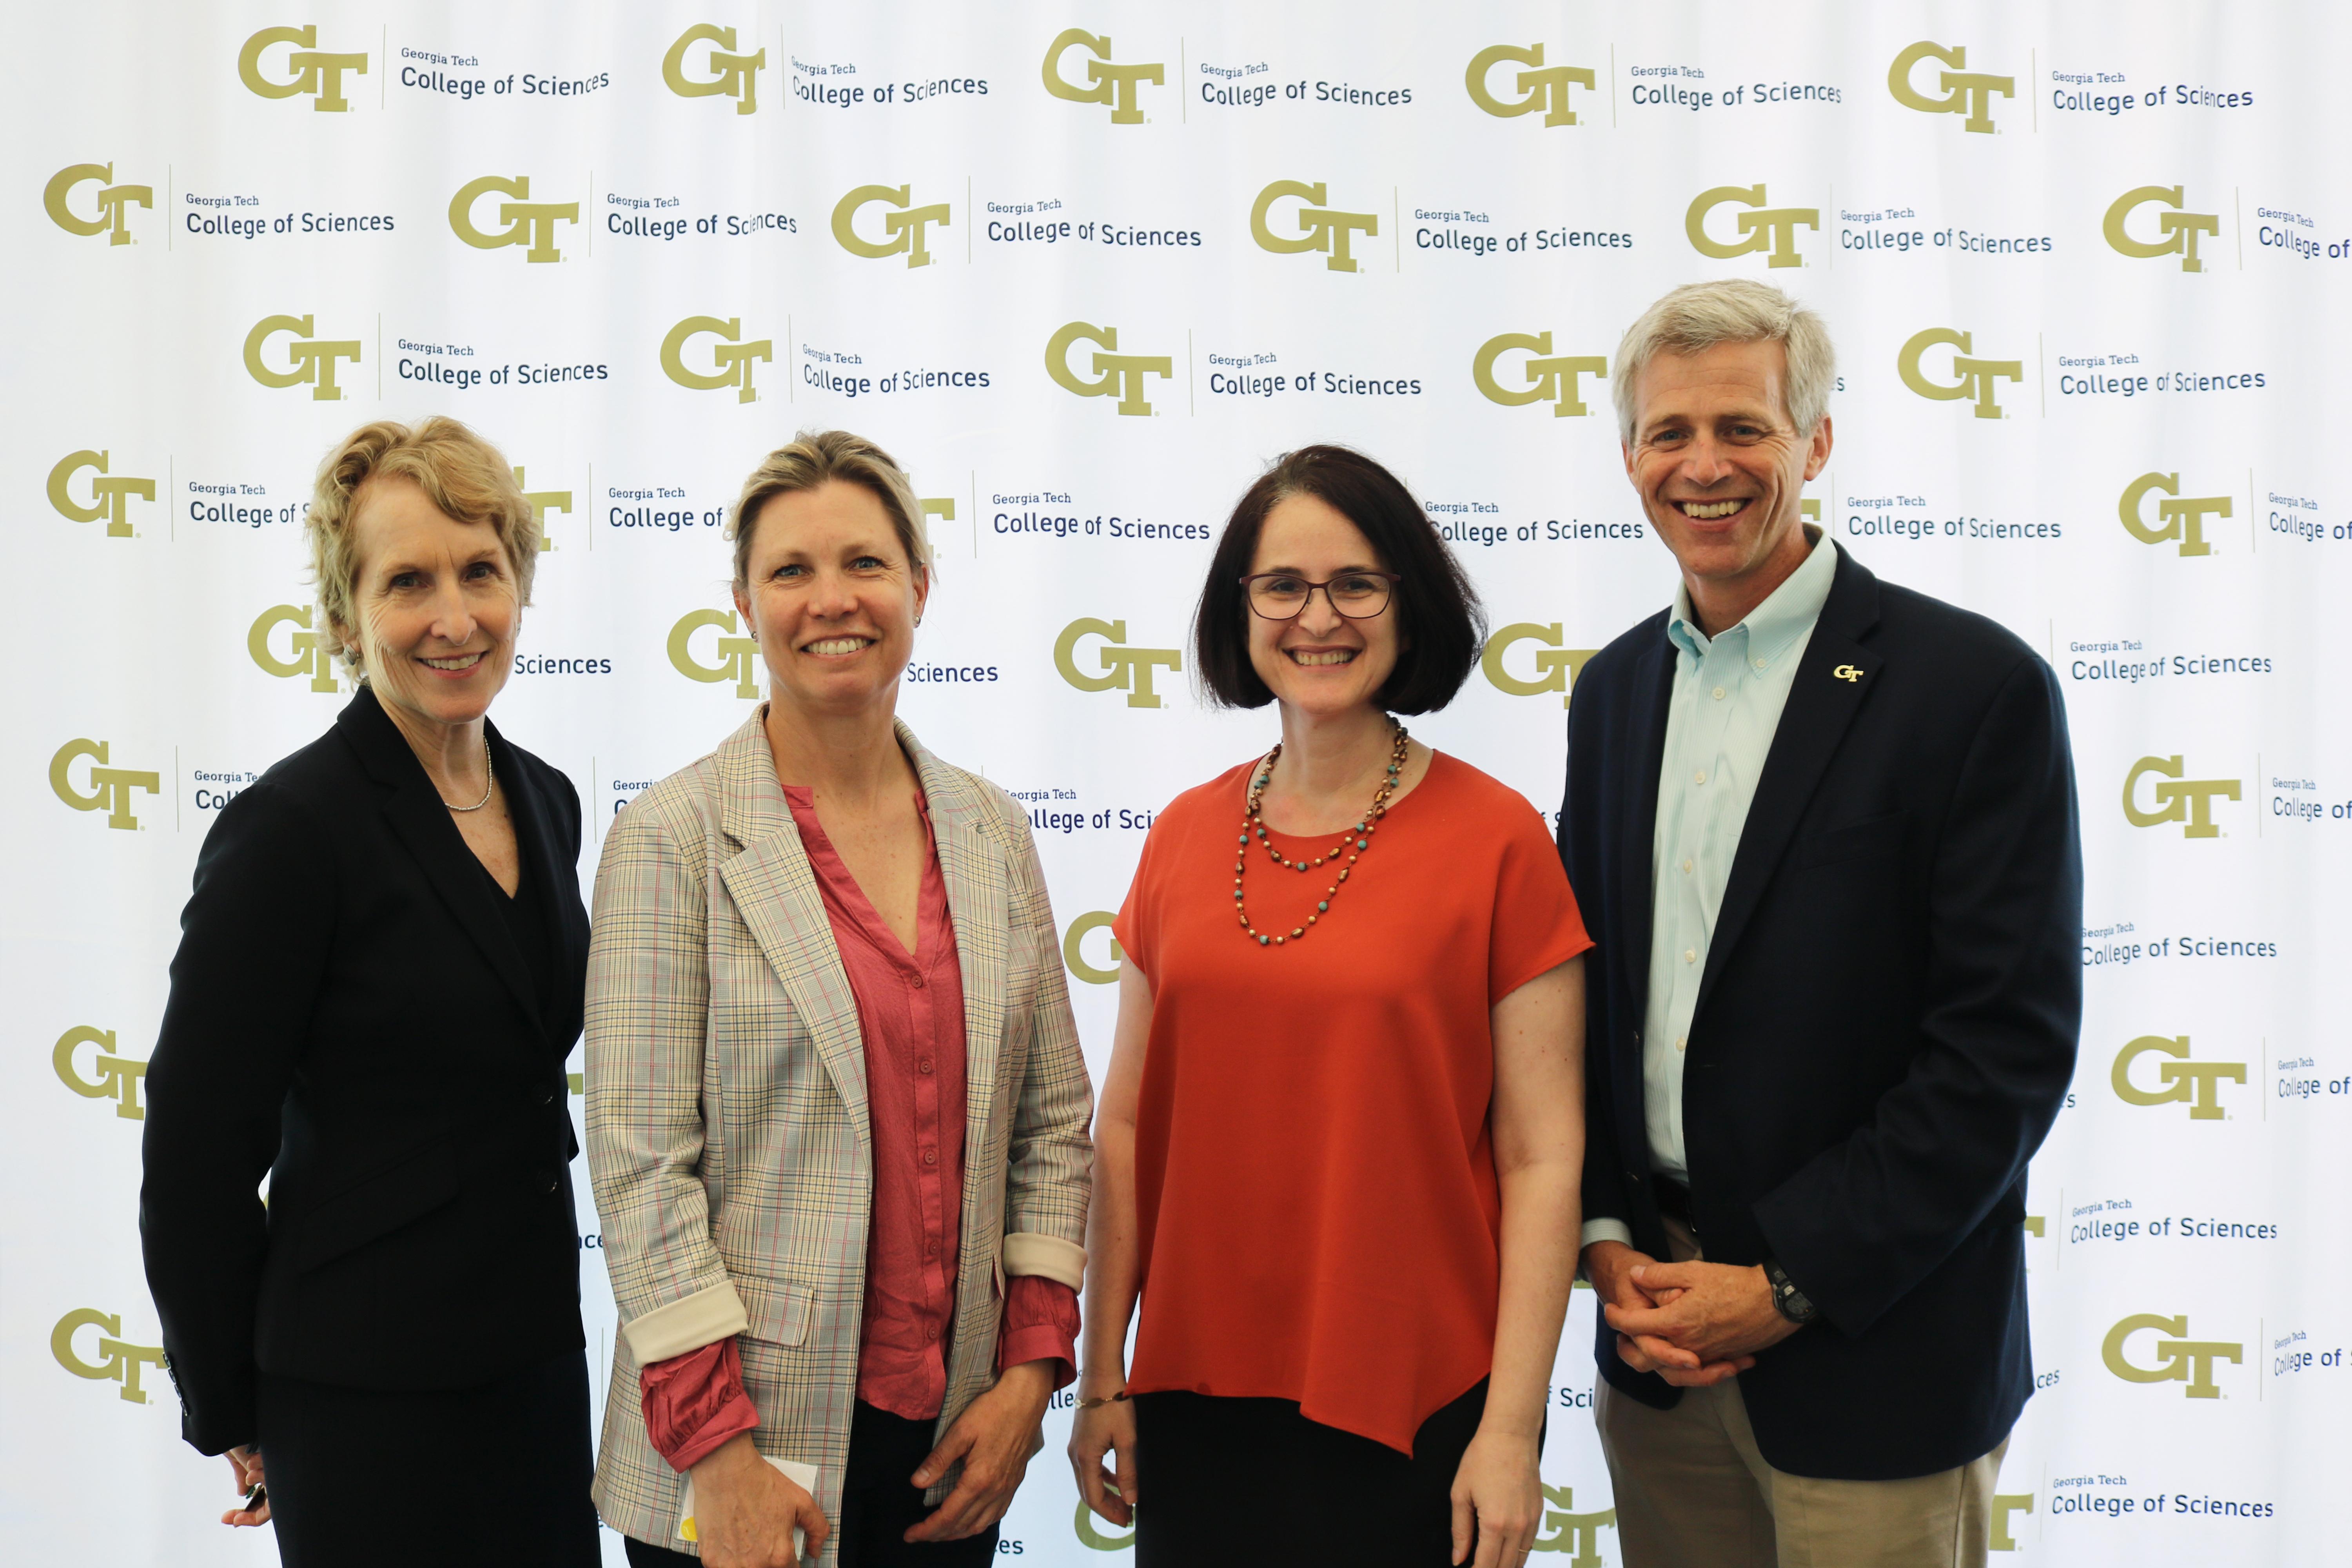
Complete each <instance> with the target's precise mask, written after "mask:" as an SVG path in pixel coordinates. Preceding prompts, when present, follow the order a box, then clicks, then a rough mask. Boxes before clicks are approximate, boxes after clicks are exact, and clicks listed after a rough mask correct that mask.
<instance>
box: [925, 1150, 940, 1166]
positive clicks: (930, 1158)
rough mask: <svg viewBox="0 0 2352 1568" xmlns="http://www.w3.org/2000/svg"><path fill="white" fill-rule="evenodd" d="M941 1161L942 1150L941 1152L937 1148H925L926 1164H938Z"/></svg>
mask: <svg viewBox="0 0 2352 1568" xmlns="http://www.w3.org/2000/svg"><path fill="white" fill-rule="evenodd" d="M923 1163H924V1164H926V1165H936V1164H938V1163H940V1152H939V1151H938V1150H937V1149H926V1150H924V1151H923Z"/></svg>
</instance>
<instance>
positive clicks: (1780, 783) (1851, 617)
mask: <svg viewBox="0 0 2352 1568" xmlns="http://www.w3.org/2000/svg"><path fill="white" fill-rule="evenodd" d="M1877 622H1878V579H1877V578H1876V577H1875V576H1874V575H1872V574H1871V572H1870V570H1869V569H1868V568H1867V567H1865V566H1864V565H1863V564H1862V563H1860V562H1858V561H1856V560H1854V558H1853V556H1851V555H1848V554H1846V553H1845V552H1843V551H1840V552H1838V566H1837V576H1836V577H1835V578H1834V579H1833V580H1832V583H1831V584H1830V596H1829V599H1828V601H1827V602H1826V603H1824V604H1823V605H1822V614H1821V618H1820V619H1819V620H1818V621H1816V622H1815V623H1814V625H1813V635H1812V637H1811V640H1810V641H1809V642H1807V643H1806V645H1805V655H1804V658H1802V659H1801V661H1799V663H1798V666H1797V673H1796V676H1795V678H1794V679H1792V680H1791V681H1790V687H1789V701H1788V705H1787V706H1786V707H1785V708H1783V709H1781V710H1780V727H1779V729H1777V730H1775V731H1773V734H1772V748H1771V750H1770V751H1769V752H1766V753H1765V757H1764V771H1763V773H1760V774H1759V775H1758V777H1757V780H1756V795H1755V797H1754V799H1753V800H1751V801H1750V802H1749V803H1748V820H1747V822H1746V823H1745V824H1744V825H1743V826H1741V828H1740V830H1739V847H1738V851H1737V852H1735V853H1734V854H1733V856H1732V858H1731V876H1730V878H1729V879H1728V880H1727V881H1726V883H1725V884H1724V889H1723V906H1722V908H1721V909H1720V910H1717V915H1716V921H1715V931H1714V934H1713V935H1712V936H1711V937H1710V938H1709V940H1708V942H1707V952H1706V972H1705V973H1703V974H1702V975H1700V977H1699V987H1698V1002H1697V1005H1696V1009H1695V1010H1694V1014H1693V1017H1694V1020H1696V1016H1698V1015H1699V1014H1702V1013H1704V1012H1705V1011H1706V1001H1707V997H1708V996H1709V994H1712V993H1713V992H1714V990H1715V984H1716V980H1717V976H1719V975H1720V974H1721V973H1723V966H1724V963H1725V961H1726V959H1727V957H1728V956H1729V954H1730V952H1731V951H1732V950H1733V949H1734V948H1735V947H1737V946H1738V944H1739V938H1740V933H1741V932H1742V931H1745V930H1746V929H1747V927H1748V919H1749V917H1751V916H1752V915H1754V914H1755V912H1756V905H1757V903H1758V901H1759V900H1760V899H1761V898H1762V897H1763V895H1764V889H1765V886H1766V884H1767V883H1769V881H1770V880H1771V879H1772V872H1773V870H1774V869H1775V868H1777V867H1778V866H1779V865H1780V857H1781V855H1782V854H1783V853H1784V852H1785V851H1786V850H1787V849H1788V847H1789V840H1790V838H1791V837H1794V836H1795V834H1796V831H1797V824H1798V822H1799V820H1800V819H1801V818H1802V816H1804V813H1805V806H1806V805H1807V803H1809V802H1810V801H1811V799H1812V797H1813V791H1814V789H1815V788H1816V787H1817V786H1818V785H1819V784H1821V781H1822V773H1824V772H1826V771H1827V770H1828V768H1829V765H1830V759H1831V758H1832V756H1834V755H1835V754H1836V752H1837V749H1838V743H1839V742H1841V741H1843V739H1844V738H1845V731H1846V727H1847V726H1848V725H1849V724H1851V723H1852V722H1853V716H1854V715H1855V714H1856V713H1858V712H1860V711H1861V710H1862V705H1863V704H1864V702H1867V701H1868V700H1870V694H1871V691H1872V690H1873V689H1874V688H1875V687H1876V685H1877V677H1878V671H1879V669H1880V667H1881V666H1883V665H1884V664H1885V660H1884V659H1882V658H1879V657H1878V655H1876V654H1874V653H1873V652H1872V651H1871V650H1870V649H1868V648H1867V647H1863V646H1862V644H1861V643H1859V642H1857V641H1856V640H1855V638H1857V637H1860V636H1861V635H1862V634H1863V633H1864V632H1866V631H1868V630H1869V629H1870V628H1871V627H1872V626H1875V625H1876V624H1877Z"/></svg>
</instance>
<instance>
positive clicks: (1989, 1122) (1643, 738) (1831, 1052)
mask: <svg viewBox="0 0 2352 1568" xmlns="http://www.w3.org/2000/svg"><path fill="white" fill-rule="evenodd" d="M1824 544H1826V541H1824ZM1667 618H1668V616H1667V613H1666V612H1663V611H1662V612H1660V613H1659V614H1658V615H1655V616H1651V617H1650V618H1649V619H1648V620H1645V621H1643V623H1642V624H1641V625H1640V626H1635V627H1634V628H1633V630H1632V631H1630V632H1628V633H1626V634H1625V635H1624V636H1623V637H1619V638H1618V639H1617V640H1616V641H1615V642H1613V643H1612V644H1611V645H1610V646H1609V647H1606V648H1604V649H1602V650H1601V652H1600V653H1598V654H1596V655H1595V656H1594V657H1593V658H1592V661H1591V663H1590V664H1588V665H1586V666H1585V668H1584V672H1583V675H1582V677H1581V678H1580V679H1579V680H1578V681H1577V683H1576V700H1575V703H1574V705H1573V706H1572V707H1571V708H1570V711H1569V721H1568V725H1569V749H1568V794H1567V799H1566V803H1565V805H1564V806H1563V808H1562V811H1561V814H1560V840H1559V844H1560V857H1561V858H1562V859H1563V860H1564V861H1565V862H1566V863H1567V867H1568V875H1569V880H1570V883H1571V884H1573V885H1574V887H1575V889H1576V897H1577V902H1578V904H1579V906H1580V908H1581V910H1582V911H1583V914H1584V920H1585V923H1586V925H1587V926H1588V927H1589V928H1590V930H1591V932H1592V934H1593V936H1594V938H1595V939H1596V941H1597V942H1598V945H1599V947H1600V950H1601V958H1602V960H1603V964H1602V968H1601V973H1600V975H1599V976H1598V977H1597V979H1596V980H1595V981H1594V982H1591V983H1589V984H1588V991H1587V995H1588V1000H1587V1005H1586V1006H1587V1011H1586V1020H1587V1026H1586V1058H1585V1061H1586V1067H1585V1070H1586V1093H1587V1100H1586V1159H1585V1174H1584V1205H1585V1213H1586V1215H1588V1216H1590V1217H1593V1218H1600V1217H1603V1216H1607V1217H1613V1218H1617V1219H1622V1220H1623V1221H1624V1222H1625V1223H1626V1224H1627V1225H1628V1226H1631V1227H1632V1229H1633V1242H1634V1245H1635V1246H1636V1247H1639V1248H1640V1249H1641V1250H1643V1251H1644V1252H1647V1253H1650V1254H1651V1255H1653V1256H1654V1257H1660V1258H1663V1257H1664V1256H1665V1255H1666V1238H1665V1232H1664V1226H1663V1225H1662V1223H1661V1221H1660V1219H1659V1215H1658V1203H1657V1192H1656V1184H1655V1178H1654V1175H1653V1173H1652V1172H1651V1169H1650V1159H1649V1152H1648V1151H1649V1140H1648V1135H1647V1133H1646V1132H1645V1131H1644V1130H1643V1110H1642V1040H1641V1030H1642V1026H1643V1015H1644V1011H1645V1008H1646V1005H1647V1000H1648V994H1649V960H1650V919H1651V903H1650V900H1651V841H1652V836H1653V833H1654V827H1655V825H1656V819H1657V803H1658V770H1659V768H1660V766H1661V765H1662V763H1663V760H1664V749H1665V731H1666V709H1667V700H1668V697H1669V695H1670V692H1671V680H1672V677H1673V674H1674V668H1675V648H1674V646H1673V645H1672V644H1671V643H1670V642H1669V641H1668V640H1667V637H1666V622H1667ZM2082 901H2083V872H2082V851H2081V847H2080V844H2079V842H2078V834H2077V823H2076V819H2075V807H2074V773H2073V766H2072V763H2071V761H2070V759H2069V755H2068V752H2067V743H2066V721H2065V713H2064V710H2063V705H2062V702H2061V700H2060V697H2059V691H2058V684H2057V678H2056V677H2055V675H2054V674H2053V672H2052V671H2051V668H2050V667H2049V666H2048V665H2047V664H2045V663H2044V662H2043V661H2042V659H2041V658H2040V657H2039V656H2037V655H2036V654H2035V653H2034V652H2033V650H2032V649H2031V648H2030V647H2026V645H2025V644H2024V643H2022V642H2021V641H2019V640H2018V639H2017V638H2016V637H2013V636H2011V634H2010V633H2009V632H2007V631H2005V630H2003V629H2002V628H2001V627H2000V626H1997V625H1995V624H1994V623H1993V622H1991V621H1989V620H1987V619H1985V618H1984V617H1982V616H1975V615H1970V614H1969V613H1968V612H1966V611H1963V610H1959V609H1956V608H1954V607H1953V606H1952V605H1946V604H1943V603H1941V602H1940V601H1937V600H1935V599H1931V598H1928V597H1927V596H1926V595H1922V594H1916V593H1912V592H1910V591H1909V590H1907V589H1904V588H1898V587H1895V586H1893V585H1891V584H1882V583H1881V582H1879V580H1878V579H1877V578H1876V577H1874V576H1873V575H1872V574H1870V572H1869V571H1867V570H1866V569H1864V567H1863V566H1862V565H1861V564H1860V563H1857V562H1856V561H1855V560H1854V559H1853V557H1852V556H1851V555H1847V554H1845V553H1843V552H1840V555H1839V558H1838V563H1837V574H1836V577H1835V579H1834V581H1833V582H1832V586H1831V588H1830V595H1829V600H1828V603H1827V604H1826V605H1824V606H1823V607H1822V616H1821V620H1820V622H1819V623H1818V625H1817V626H1816V627H1815V629H1814V632H1813V636H1812V639H1811V642H1810V643H1809V644H1808V645H1807V646H1806V648H1805V653H1804V658H1803V660H1802V662H1801V665H1800V666H1799V668H1798V670H1797V673H1796V678H1795V681H1794V684H1793V685H1792V687H1791V688H1790V693H1789V701H1788V706H1787V708H1786V709H1785V710H1783V711H1782V713H1781V717H1780V728H1779V730H1778V731H1777V732H1776V733H1775V734H1774V736H1773V740H1772V746H1771V750H1770V752H1769V755H1768V756H1767V759H1766V761H1765V764H1764V769H1763V772H1762V773H1760V774H1759V776H1758V780H1757V786H1756V795H1755V800H1754V803H1753V804H1752V805H1751V806H1750V807H1749V809H1748V820H1747V825H1746V826H1745V828H1744V830H1743V831H1742V832H1741V834H1740V837H1739V846H1738V850H1737V852H1736V853H1735V855H1734V857H1733V860H1732V867H1731V874H1730V879H1729V881H1728V882H1727V886H1726V888H1725V889H1724V897H1723V905H1722V909H1721V910H1720V911H1719V913H1718V916H1717V922H1716V928H1715V933H1714V938H1713V941H1712V944H1711V946H1710V947H1709V950H1708V953H1707V962H1706V970H1705V972H1704V973H1702V975H1701V976H1700V981H1699V994H1698V1005H1697V1012H1696V1016H1695V1017H1694V1018H1693V1021H1692V1025H1691V1029H1690V1034H1689V1045H1688V1055H1687V1057H1686V1058H1685V1066H1684V1079H1683V1129H1684V1136H1685V1149H1686V1151H1687V1154H1686V1157H1687V1160H1688V1163H1689V1166H1690V1188H1691V1194H1690V1201H1691V1210H1692V1215H1693V1217H1694V1219H1695V1221H1696V1228H1697V1231H1698V1235H1699V1242H1700V1246H1701V1247H1703V1248H1704V1249H1705V1251H1706V1257H1707V1258H1709V1259H1710V1260H1711V1261H1714V1262H1717V1263H1732V1264H1754V1263H1759V1262H1761V1261H1762V1260H1763V1259H1764V1258H1767V1257H1772V1258H1778V1259H1779V1260H1780V1264H1781V1266H1782V1267H1783V1268H1786V1269H1787V1270H1788V1273H1789V1276H1790V1279H1793V1280H1794V1281H1795V1282H1796V1284H1797V1286H1798V1288H1799V1289H1801V1290H1803V1291H1804V1292H1805V1293H1806V1294H1807V1295H1808V1296H1810V1297H1811V1299H1812V1300H1813V1302H1814V1303H1815V1305H1816V1306H1818V1307H1819V1308H1820V1310H1821V1316H1820V1317H1819V1318H1818V1319H1816V1320H1815V1321H1813V1322H1812V1323H1811V1325H1809V1326H1808V1327H1806V1328H1804V1329H1802V1330H1800V1331H1798V1332H1797V1333H1795V1334H1794V1335H1792V1336H1790V1338H1788V1339H1786V1340H1784V1341H1782V1342H1780V1343H1779V1344H1777V1345H1775V1346H1773V1347H1772V1348H1771V1349H1769V1350H1767V1351H1765V1352H1763V1353H1762V1354H1761V1355H1759V1357H1758V1358H1757V1363H1756V1365H1755V1367H1754V1369H1753V1370H1751V1371H1748V1372H1746V1373H1741V1374H1740V1377H1739V1388H1740V1393H1741V1394H1742V1396H1743V1397H1744V1399H1745V1401H1746V1404H1747V1406H1748V1417H1749V1420H1750V1421H1751V1423H1752V1424H1753V1426H1754V1427H1755V1431H1756V1442H1757V1447H1759V1449H1761V1450H1762V1452H1763V1455H1764V1458H1766V1459H1767V1460H1769V1462H1770V1463H1771V1464H1772V1465H1773V1466H1774V1467H1775V1468H1780V1469H1783V1470H1788V1471H1790V1472H1791V1473H1793V1474H1797V1475H1802V1476H1817V1477H1828V1478H1832V1479H1852V1480H1879V1479H1897V1478H1901V1477H1906V1476H1919V1475H1927V1474H1930V1473H1932V1472H1934V1471H1937V1470H1942V1469H1948V1468H1951V1467H1953V1466H1956V1465H1960V1464H1965V1463H1967V1462H1968V1461H1969V1460H1972V1459H1975V1458H1978V1457H1979V1456H1980V1455H1983V1454H1985V1453H1988V1452H1990V1450H1991V1448H1992V1447H1993V1446H1994V1445H1995V1444H1997V1443H1999V1442H2000V1440H2001V1438H2002V1436H2004V1435H2005V1434H2006V1433H2007V1432H2008V1431H2009V1428H2010V1426H2011V1425H2012V1424H2013V1423H2014V1422H2015V1420H2016V1418H2017V1415H2018V1412H2019V1411H2020V1410H2021V1408H2022V1407H2023V1405H2024V1404H2025V1400H2026V1396H2027V1395H2028V1394H2030V1393H2031V1392H2032V1366H2031V1359H2030V1348H2029V1346H2028V1343H2027V1339H2026V1328H2025V1259H2024V1242H2023V1238H2022V1236H2021V1221H2022V1220H2023V1218H2024V1215H2025V1164H2026V1161H2027V1159H2028V1158H2029V1157H2031V1156H2032V1153H2033V1152H2034V1150H2035V1149H2036V1148H2038V1147H2039V1146H2040V1145H2041V1142H2042V1137H2043V1135H2044V1134H2046V1133H2047V1132H2048V1131H2049V1130H2050V1124H2051V1122H2052V1121H2053V1119H2054V1118H2055V1117H2056V1115H2057V1113H2058V1108H2059V1105H2060V1103H2061V1101H2062V1100H2063V1098H2064V1095H2065V1093H2066V1087H2067V1084H2068V1081H2069V1080H2070V1079H2072V1077H2073V1074H2074V1047H2075V1038H2076V1035H2077V1032H2078V1027H2079V1025H2080V1022H2081V1015H2082V989H2083V980H2082V965H2081V960H2080V956H2079V952H2078V949H2079V947H2080V945H2081V931H2082ZM1596 1350H1597V1353H1598V1357H1599V1361H1600V1364H1601V1374H1602V1375H1603V1376H1605V1377H1607V1378H1608V1379H1609V1382H1610V1384H1612V1386H1613V1387H1615V1388H1617V1389H1619V1390H1621V1391H1622V1392H1623V1393H1624V1394H1627V1395H1629V1396H1631V1397H1633V1398H1634V1399H1638V1400H1641V1401H1643V1403H1644V1404H1648V1405H1656V1406H1659V1407H1661V1408H1664V1407H1665V1406H1668V1405H1673V1404H1674V1403H1675V1400H1676V1399H1677V1398H1678V1397H1679V1396H1680V1395H1679V1391H1677V1390H1675V1388H1673V1387H1671V1386H1669V1385H1668V1384H1666V1383H1665V1382H1664V1380H1662V1379H1660V1378H1658V1377H1656V1376H1654V1375H1652V1374H1646V1373H1635V1372H1634V1371H1633V1369H1631V1368H1630V1367H1628V1366H1626V1365H1625V1364H1624V1363H1622V1362H1621V1361H1619V1360H1618V1359H1617V1351H1616V1335H1615V1334H1614V1332H1613V1331H1612V1330H1611V1329H1610V1328H1609V1326H1608V1324H1607V1322H1606V1321H1602V1322H1601V1325H1600V1331H1599V1333H1598V1335H1597V1338H1596Z"/></svg>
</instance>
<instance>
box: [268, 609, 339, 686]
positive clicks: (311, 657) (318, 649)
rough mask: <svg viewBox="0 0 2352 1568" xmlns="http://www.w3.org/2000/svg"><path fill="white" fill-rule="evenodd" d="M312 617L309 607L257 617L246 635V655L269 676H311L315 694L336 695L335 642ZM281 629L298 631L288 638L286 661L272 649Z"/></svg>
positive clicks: (273, 611)
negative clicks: (314, 625) (334, 692)
mask: <svg viewBox="0 0 2352 1568" xmlns="http://www.w3.org/2000/svg"><path fill="white" fill-rule="evenodd" d="M310 614H311V611H310V605H270V606H269V608H268V609H266V610H264V611H262V612H261V614H260V615H258V616H256V617H254V622H253V625H252V626H251V627H250V628H249V629H248V630H247V632H246V634H245V651H246V652H247V653H248V654H250V655H252V657H253V662H254V663H255V664H256V665H257V666H258V667H259V668H260V669H261V671H262V673H263V674H265V675H274V676H276V677H278V679H280V680H291V679H294V678H295V677H297V676H303V675H307V676H309V677H310V689H311V690H313V691H324V692H332V691H334V690H335V689H337V686H336V681H335V643H334V639H333V638H332V637H328V636H326V635H325V630H326V628H325V627H323V626H320V627H316V628H314V627H313V626H311V625H310ZM280 626H291V627H293V628H294V630H293V631H292V632H291V633H289V635H288V637H287V639H286V653H285V655H284V656H283V657H280V656H279V654H278V651H277V650H276V649H275V648H273V647H271V646H270V644H271V642H272V641H273V640H274V637H275V634H276V632H277V630H278V627H280Z"/></svg>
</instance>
